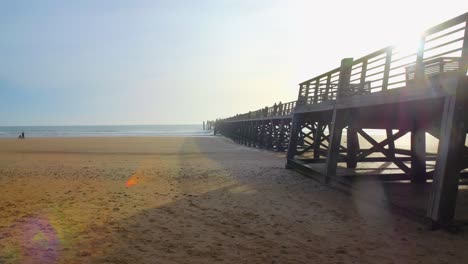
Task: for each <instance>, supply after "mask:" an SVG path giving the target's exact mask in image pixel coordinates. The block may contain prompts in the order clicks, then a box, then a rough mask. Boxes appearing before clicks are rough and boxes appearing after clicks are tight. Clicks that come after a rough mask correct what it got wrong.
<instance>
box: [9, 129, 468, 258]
mask: <svg viewBox="0 0 468 264" xmlns="http://www.w3.org/2000/svg"><path fill="white" fill-rule="evenodd" d="M284 163H285V160H284V157H283V156H282V155H279V154H275V153H272V152H267V151H260V150H256V149H249V148H246V147H243V146H240V145H236V144H233V143H230V142H229V141H228V140H226V139H223V138H215V137H207V138H193V137H191V138H182V137H172V138H162V137H152V138H150V137H148V138H56V139H27V140H23V141H21V140H12V139H2V140H0V186H1V190H0V263H468V262H467V261H468V250H466V248H467V246H468V235H466V234H463V233H462V234H457V235H454V234H448V233H446V232H444V231H434V232H431V231H427V230H425V229H424V227H423V226H421V225H420V224H419V223H415V222H412V221H411V220H409V219H407V218H404V217H401V216H398V215H395V214H393V213H391V212H389V211H387V210H385V209H382V208H379V207H378V206H376V205H375V204H370V203H367V202H364V201H362V200H357V199H356V198H353V197H351V196H347V195H345V194H342V193H340V192H337V191H335V190H332V189H329V188H326V187H324V186H322V185H321V184H319V183H317V182H315V181H313V180H311V179H309V178H305V177H303V176H301V175H299V174H298V173H296V172H293V171H289V170H285V169H284Z"/></svg>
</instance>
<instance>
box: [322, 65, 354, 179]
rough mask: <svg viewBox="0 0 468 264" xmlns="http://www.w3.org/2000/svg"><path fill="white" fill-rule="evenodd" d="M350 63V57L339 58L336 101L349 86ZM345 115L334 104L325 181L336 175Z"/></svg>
mask: <svg viewBox="0 0 468 264" xmlns="http://www.w3.org/2000/svg"><path fill="white" fill-rule="evenodd" d="M352 65H353V59H352V58H346V59H343V60H341V67H340V77H339V80H338V91H337V98H336V101H338V100H340V95H341V94H343V92H344V91H345V89H348V88H349V82H350V78H351V69H352ZM345 115H346V114H345V113H342V112H339V111H338V110H337V109H336V106H335V108H334V109H333V116H332V123H331V126H330V144H329V146H328V153H327V170H326V177H325V183H328V182H329V181H330V178H331V177H335V176H336V167H337V166H338V157H339V155H340V146H341V135H342V133H343V128H344V127H345Z"/></svg>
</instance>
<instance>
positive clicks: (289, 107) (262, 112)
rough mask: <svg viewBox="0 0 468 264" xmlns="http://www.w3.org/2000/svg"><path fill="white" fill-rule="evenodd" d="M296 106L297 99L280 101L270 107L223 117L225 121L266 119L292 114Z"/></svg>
mask: <svg viewBox="0 0 468 264" xmlns="http://www.w3.org/2000/svg"><path fill="white" fill-rule="evenodd" d="M295 107H296V101H291V102H287V103H284V104H283V103H281V102H280V103H278V104H274V105H273V106H270V107H264V108H261V109H258V110H255V111H250V112H248V113H245V114H238V115H235V116H233V117H229V118H226V119H223V121H240V120H252V119H265V118H275V117H284V116H289V115H292V113H293V112H294V108H295Z"/></svg>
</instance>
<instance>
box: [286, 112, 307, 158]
mask: <svg viewBox="0 0 468 264" xmlns="http://www.w3.org/2000/svg"><path fill="white" fill-rule="evenodd" d="M303 122H304V117H303V115H302V114H294V115H293V119H292V125H291V133H290V135H289V136H290V138H289V146H288V154H287V159H288V160H290V159H294V156H295V155H296V153H297V142H298V138H299V133H300V129H301V127H302V123H303ZM286 167H287V166H286Z"/></svg>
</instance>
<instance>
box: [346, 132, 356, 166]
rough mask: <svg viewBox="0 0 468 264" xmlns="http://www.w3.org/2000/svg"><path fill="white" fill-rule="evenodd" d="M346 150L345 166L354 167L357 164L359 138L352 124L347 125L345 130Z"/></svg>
mask: <svg viewBox="0 0 468 264" xmlns="http://www.w3.org/2000/svg"><path fill="white" fill-rule="evenodd" d="M346 141H347V152H346V166H347V167H348V168H352V169H355V168H356V166H357V155H358V153H359V138H358V134H357V129H356V128H355V127H353V126H352V125H349V126H348V131H346Z"/></svg>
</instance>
